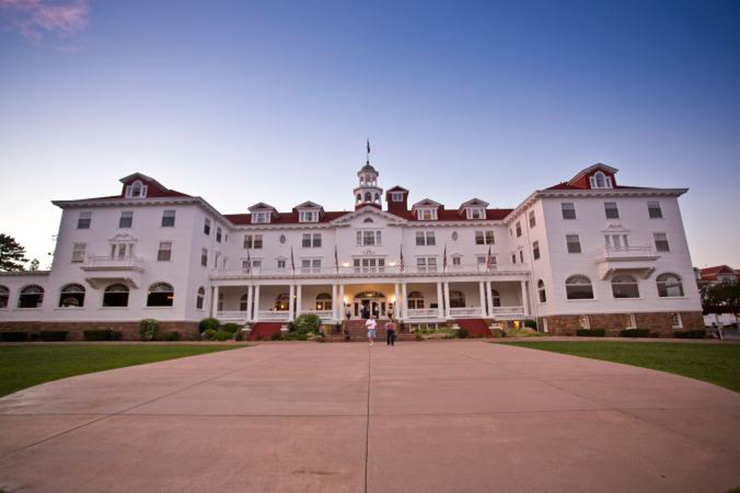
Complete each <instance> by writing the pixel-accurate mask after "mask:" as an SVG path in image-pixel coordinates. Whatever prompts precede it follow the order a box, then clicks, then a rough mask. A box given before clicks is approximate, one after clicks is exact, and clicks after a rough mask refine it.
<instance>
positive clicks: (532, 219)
mask: <svg viewBox="0 0 740 493" xmlns="http://www.w3.org/2000/svg"><path fill="white" fill-rule="evenodd" d="M528 216H529V227H530V228H534V227H535V226H537V220H536V219H535V217H534V211H529V214H528Z"/></svg>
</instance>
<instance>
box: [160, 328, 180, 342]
mask: <svg viewBox="0 0 740 493" xmlns="http://www.w3.org/2000/svg"><path fill="white" fill-rule="evenodd" d="M164 340H165V341H181V340H182V335H180V333H179V332H178V331H176V330H173V331H172V332H168V333H167V334H166V335H165V336H164Z"/></svg>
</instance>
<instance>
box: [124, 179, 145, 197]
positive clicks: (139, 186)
mask: <svg viewBox="0 0 740 493" xmlns="http://www.w3.org/2000/svg"><path fill="white" fill-rule="evenodd" d="M126 197H127V198H129V199H139V198H143V197H146V185H144V184H143V183H141V181H139V180H136V181H135V182H133V183H132V184H131V185H129V186H128V187H126Z"/></svg>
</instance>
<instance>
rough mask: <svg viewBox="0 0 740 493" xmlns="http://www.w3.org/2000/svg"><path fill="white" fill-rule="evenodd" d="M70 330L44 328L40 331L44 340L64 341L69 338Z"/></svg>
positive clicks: (40, 335) (40, 336)
mask: <svg viewBox="0 0 740 493" xmlns="http://www.w3.org/2000/svg"><path fill="white" fill-rule="evenodd" d="M67 334H69V331H68V330H42V331H41V332H39V338H40V339H41V340H42V341H54V342H58V341H64V340H65V339H67Z"/></svg>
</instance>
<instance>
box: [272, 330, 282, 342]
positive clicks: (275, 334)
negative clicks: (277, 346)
mask: <svg viewBox="0 0 740 493" xmlns="http://www.w3.org/2000/svg"><path fill="white" fill-rule="evenodd" d="M270 339H271V340H273V341H279V340H280V332H275V333H274V334H272V335H271V336H270Z"/></svg>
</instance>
